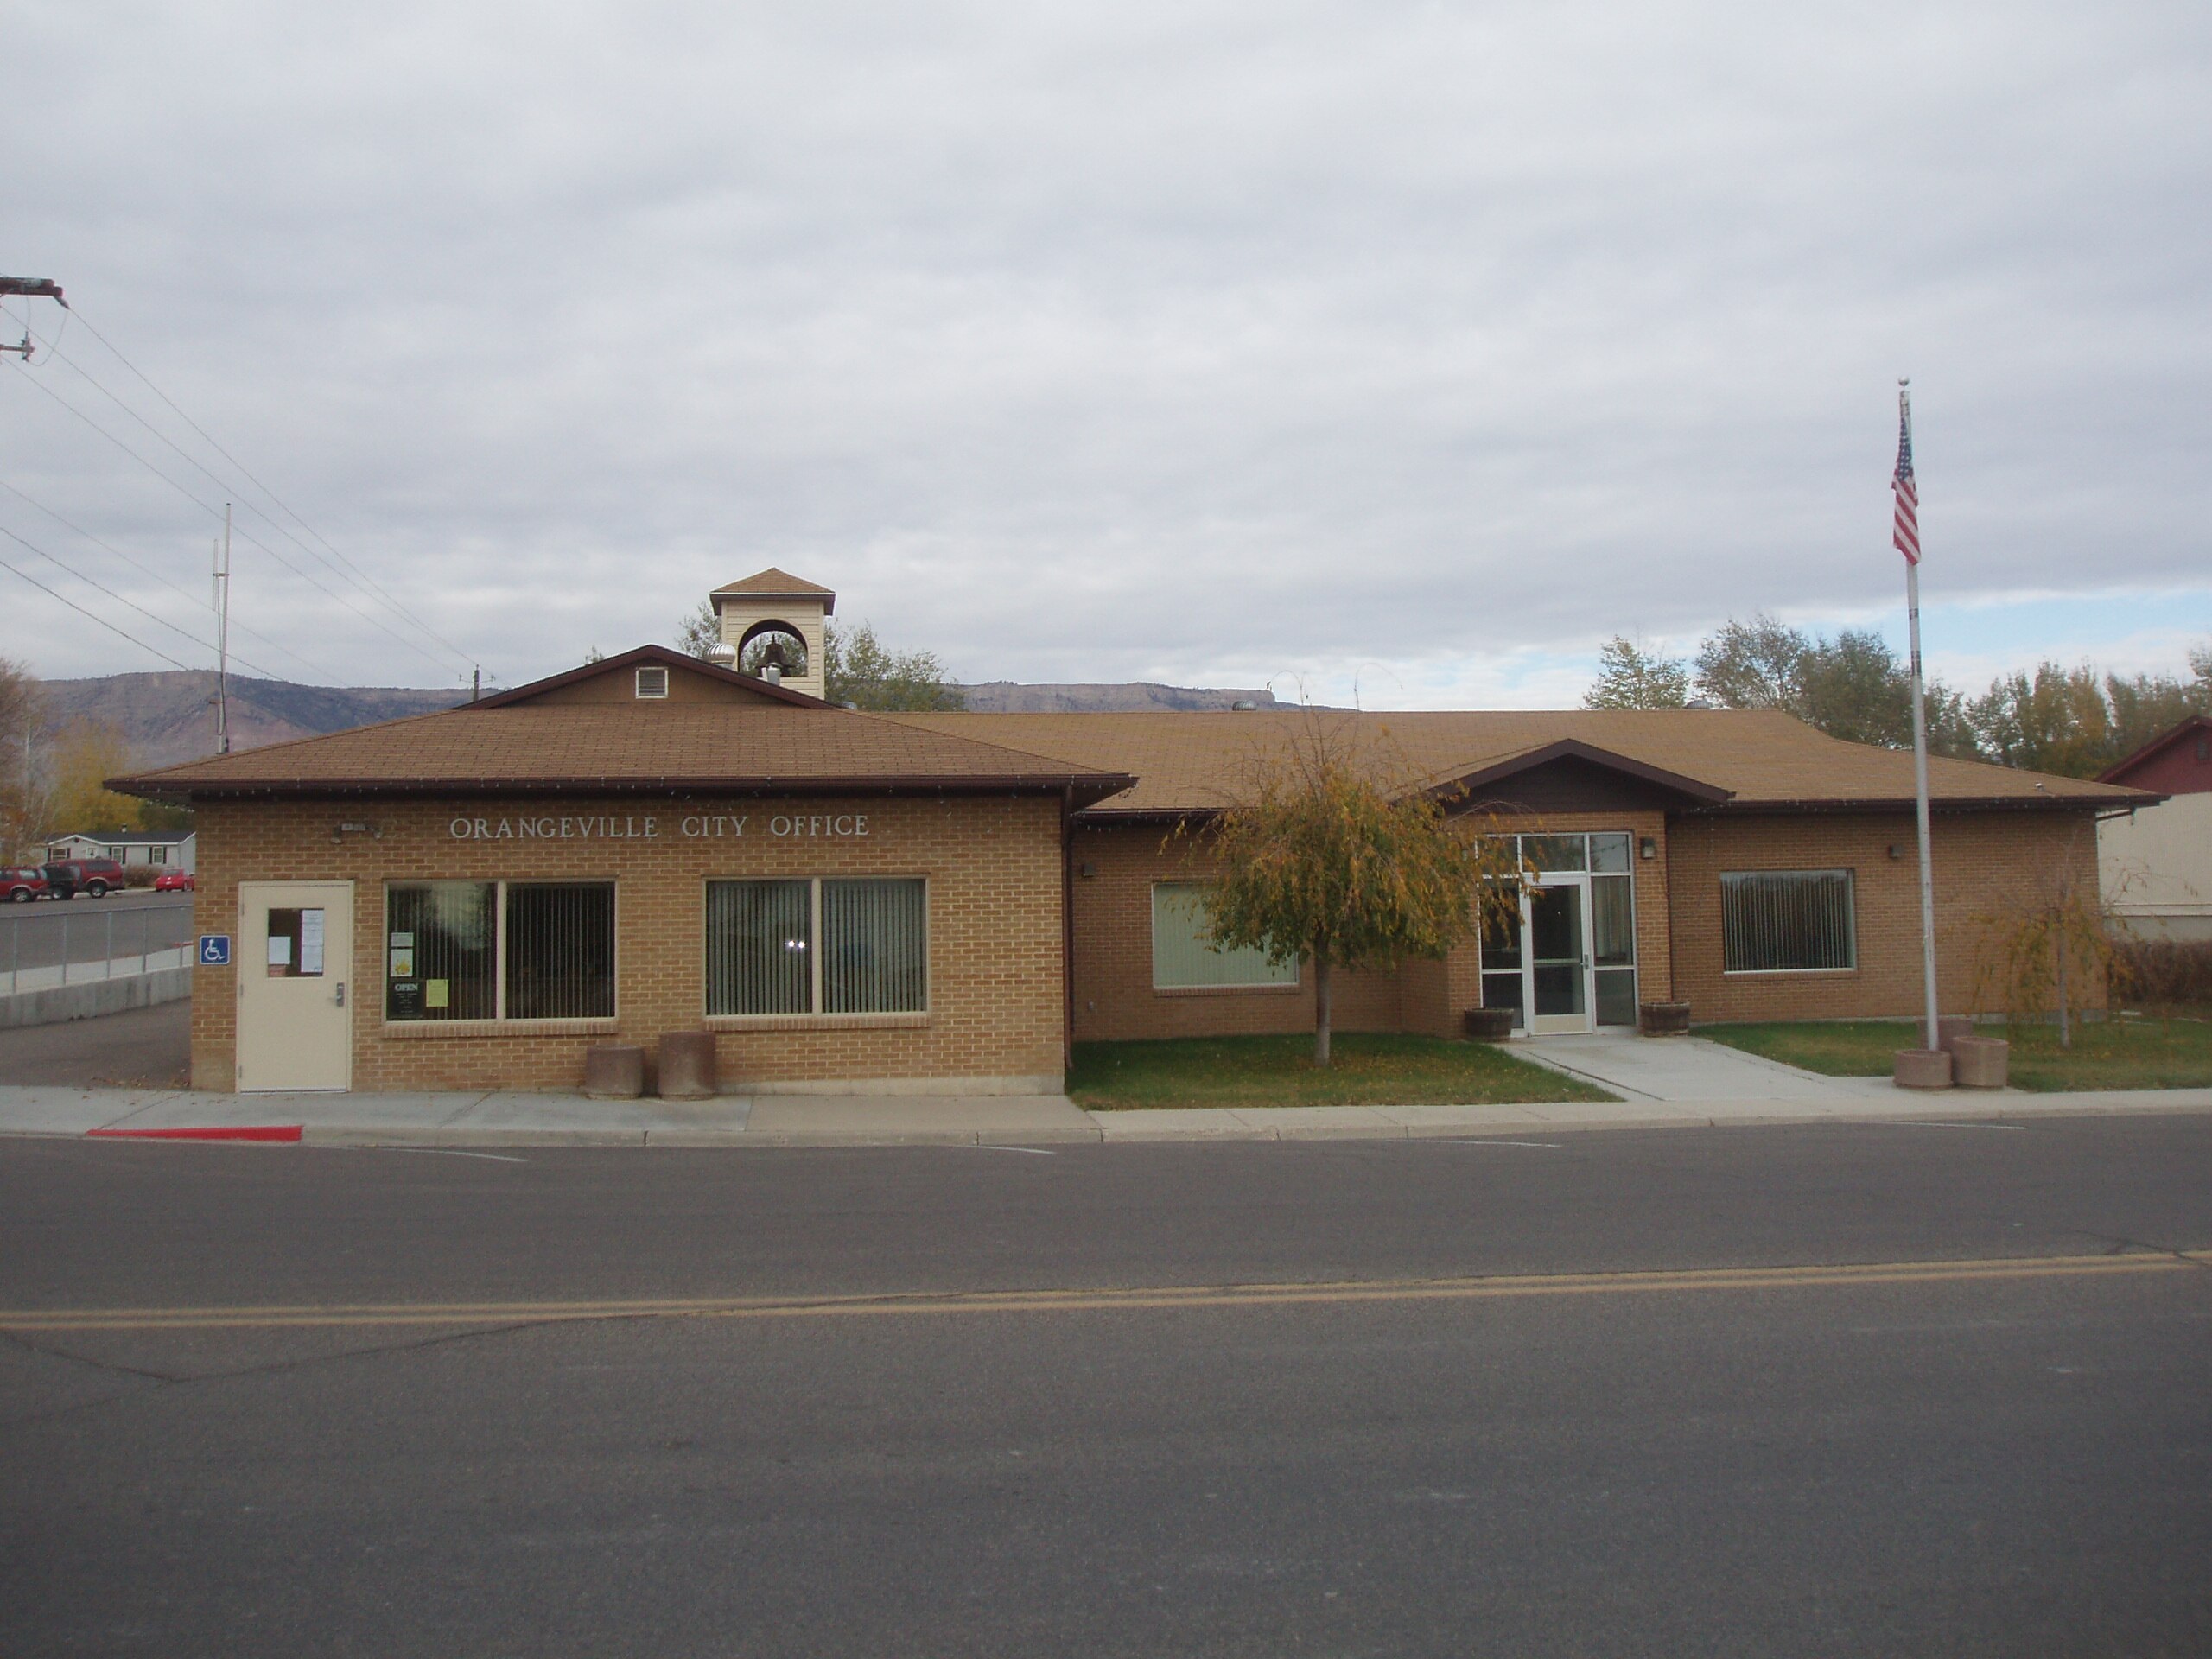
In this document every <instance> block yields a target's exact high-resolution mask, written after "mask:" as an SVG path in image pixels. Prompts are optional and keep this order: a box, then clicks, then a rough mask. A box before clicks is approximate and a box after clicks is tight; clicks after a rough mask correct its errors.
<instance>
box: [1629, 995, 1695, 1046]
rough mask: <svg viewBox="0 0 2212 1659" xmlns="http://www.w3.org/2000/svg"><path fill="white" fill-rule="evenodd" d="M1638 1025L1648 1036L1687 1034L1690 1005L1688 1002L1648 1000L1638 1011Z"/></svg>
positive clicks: (1679, 1035) (1680, 1035)
mask: <svg viewBox="0 0 2212 1659" xmlns="http://www.w3.org/2000/svg"><path fill="white" fill-rule="evenodd" d="M1636 1026H1637V1030H1638V1031H1641V1032H1642V1033H1643V1034H1644V1035H1645V1036H1647V1037H1682V1036H1687V1035H1688V1033H1689V1028H1690V1005H1689V1004H1688V1003H1687V1002H1646V1003H1645V1004H1644V1005H1643V1007H1640V1008H1638V1009H1637V1011H1636Z"/></svg>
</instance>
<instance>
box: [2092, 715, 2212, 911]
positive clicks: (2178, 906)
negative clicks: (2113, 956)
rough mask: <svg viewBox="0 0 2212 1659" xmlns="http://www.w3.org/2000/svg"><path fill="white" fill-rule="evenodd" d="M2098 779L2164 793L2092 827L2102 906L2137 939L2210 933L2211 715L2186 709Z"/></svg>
mask: <svg viewBox="0 0 2212 1659" xmlns="http://www.w3.org/2000/svg"><path fill="white" fill-rule="evenodd" d="M2097 781H2098V782H2099V783H2105V784H2125V785H2128V786H2130V787H2131V788H2134V789H2149V790H2156V791H2158V793H2160V794H2162V795H2164V796H2166V797H2167V799H2166V800H2164V801H2162V802H2160V803H2159V804H2158V805H2156V806H2139V807H2137V808H2136V809H2135V810H2133V811H2132V812H2129V813H2127V814H2126V816H2125V817H2114V818H2108V819H2107V820H2106V821H2105V822H2103V823H2100V824H2099V825H2098V826H2097V864H2098V875H2099V878H2100V879H2101V881H2102V883H2103V887H2104V895H2105V909H2106V911H2107V912H2108V913H2110V915H2111V916H2112V918H2113V920H2115V921H2117V922H2119V923H2120V925H2123V926H2124V927H2126V929H2127V930H2128V931H2130V932H2132V933H2133V934H2134V935H2135V936H2136V937H2137V938H2142V939H2166V940H2172V941H2174V942H2176V943H2182V944H2186V943H2191V942H2194V941H2196V940H2200V939H2212V717H2208V716H2206V715H2191V716H2190V718H2189V719H2187V720H2185V721H2182V723H2181V724H2180V725H2178V726H2177V727H2175V728H2173V730H2171V731H2170V732H2168V733H2166V734H2164V736H2163V737H2156V738H2153V739H2152V740H2151V741H2149V742H2148V743H2145V745H2144V746H2143V747H2141V748H2139V749H2138V750H2136V751H2135V753H2133V754H2131V755H2129V756H2128V757H2127V758H2126V760H2121V761H2119V762H2117V763H2116V764H2114V765H2113V766H2108V767H2107V768H2106V769H2105V770H2104V771H2103V772H2100V773H2099V774H2098V775H2097Z"/></svg>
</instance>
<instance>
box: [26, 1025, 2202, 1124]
mask: <svg viewBox="0 0 2212 1659" xmlns="http://www.w3.org/2000/svg"><path fill="white" fill-rule="evenodd" d="M1675 1040H1677V1039H1669V1045H1671V1044H1672V1043H1673V1042H1674V1041H1675ZM1707 1046H1710V1045H1707ZM1583 1058H1587V1057H1583ZM1601 1058H1603V1057H1601ZM1604 1063H1605V1064H1606V1065H1611V1066H1614V1067H1616V1068H1617V1069H1618V1068H1621V1067H1624V1066H1632V1065H1637V1064H1641V1063H1643V1061H1642V1057H1637V1058H1636V1059H1631V1060H1626V1061H1624V1060H1622V1059H1620V1058H1618V1057H1613V1058H1609V1059H1605V1062H1604ZM1677 1064H1678V1062H1676V1061H1675V1060H1674V1059H1672V1058H1658V1057H1655V1058H1653V1059H1652V1060H1651V1061H1650V1065H1651V1066H1652V1067H1653V1068H1654V1069H1653V1070H1652V1071H1644V1072H1641V1073H1638V1074H1637V1075H1639V1076H1640V1077H1643V1080H1644V1081H1645V1082H1647V1083H1656V1082H1658V1081H1660V1077H1659V1075H1658V1073H1659V1071H1662V1070H1665V1069H1666V1068H1670V1067H1673V1066H1675V1065H1677ZM1759 1064H1760V1065H1765V1064H1767V1063H1766V1062H1760V1063H1759ZM1779 1069H1780V1070H1781V1071H1783V1072H1784V1073H1786V1074H1787V1075H1785V1076H1783V1077H1778V1078H1776V1079H1774V1080H1773V1081H1774V1083H1775V1084H1776V1085H1777V1086H1776V1087H1774V1088H1772V1089H1770V1090H1769V1091H1768V1092H1766V1093H1765V1094H1764V1095H1760V1096H1745V1095H1720V1094H1715V1095H1712V1096H1701V1097H1700V1096H1689V1097H1678V1098H1669V1099H1660V1098H1656V1097H1654V1096H1650V1095H1644V1096H1641V1097H1638V1098H1633V1099H1624V1100H1617V1101H1596V1102H1573V1103H1564V1102H1545V1103H1532V1104H1524V1105H1482V1106H1281V1107H1237V1108H1230V1109H1204V1110H1179V1109H1167V1110H1160V1111H1114V1112H1100V1111H1092V1112H1087V1111H1084V1109H1082V1108H1080V1107H1078V1106H1077V1105H1075V1104H1074V1103H1072V1102H1071V1101H1070V1100H1068V1099H1067V1097H1066V1096H1064V1095H1033V1096H977V1097H975V1098H968V1099H962V1098H951V1097H942V1098H940V1097H934V1096H901V1097H896V1098H893V1097H887V1096H854V1097H850V1098H838V1097H834V1096H814V1095H779V1096H756V1097H753V1098H750V1099H747V1098H743V1097H738V1096H724V1097H722V1098H721V1099H717V1100H711V1101H702V1102H697V1103H686V1102H682V1101H664V1100H636V1101H597V1100H587V1099H585V1098H584V1097H583V1096H581V1095H574V1094H521V1093H481V1092H478V1093H467V1094H416V1095H351V1094H301V1095H218V1094H201V1093H196V1092H193V1091H189V1090H130V1089H81V1088H73V1087H59V1086H57V1087H35V1086H22V1087H9V1088H0V1135H99V1136H104V1137H105V1136H114V1137H146V1138H161V1139H168V1138H176V1139H206V1140H269V1141H305V1142H307V1143H308V1144H311V1145H319V1146H411V1147H854V1146H912V1145H949V1146H971V1147H999V1146H1004V1147H1036V1148H1040V1149H1041V1148H1048V1147H1051V1146H1052V1145H1054V1144H1056V1143H1061V1142H1070V1141H1107V1142H1116V1143H1118V1142H1124V1141H1305V1140H1391V1141H1403V1140H1418V1139H1446V1140H1449V1139H1466V1138H1474V1137H1492V1138H1509V1139H1510V1138H1516V1137H1517V1138H1522V1139H1526V1140H1531V1141H1541V1142H1545V1143H1547V1144H1548V1143H1549V1141H1551V1140H1552V1139H1553V1138H1554V1137H1555V1136H1557V1135H1562V1134H1568V1133H1580V1132H1582V1131H1586V1130H1592V1129H1607V1128H1707V1127H1730V1126H1740V1125H1750V1124H1771V1123H1802V1122H1866V1123H1878V1122H1928V1123H1931V1124H1972V1123H1984V1122H2023V1121H2026V1120H2029V1119H2032V1118H2036V1117H2044V1116H2071V1115H2077V1114H2082V1113H2115V1112H2212V1089H2173V1090H2128V1091H2124V1092H2115V1093H2107V1094H2070V1095H2028V1094H2018V1093H2014V1092H2012V1091H2011V1090H2004V1091H1999V1092H1993V1093H1983V1092H1980V1091H1973V1090H1951V1091H1948V1092H1946V1093H1942V1094H1934V1095H1929V1094H1915V1093H1910V1092H1906V1091H1902V1090H1896V1089H1892V1088H1891V1087H1890V1085H1889V1084H1887V1083H1886V1082H1882V1081H1879V1080H1864V1081H1865V1085H1866V1086H1863V1087H1849V1088H1846V1087H1835V1088H1823V1089H1812V1088H1805V1087H1798V1086H1796V1084H1797V1083H1798V1081H1799V1080H1802V1078H1803V1077H1804V1076H1805V1074H1803V1073H1797V1072H1792V1071H1790V1069H1789V1068H1788V1067H1782V1068H1779ZM1585 1075H1594V1073H1585ZM1668 1075H1669V1076H1674V1075H1675V1073H1673V1072H1672V1071H1669V1072H1668ZM1815 1081H1816V1082H1819V1083H1821V1084H1834V1083H1838V1082H1840V1081H1844V1080H1839V1079H1830V1078H1822V1079H1815Z"/></svg>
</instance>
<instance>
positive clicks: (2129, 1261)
mask: <svg viewBox="0 0 2212 1659" xmlns="http://www.w3.org/2000/svg"><path fill="white" fill-rule="evenodd" d="M2207 1268H2212V1250H2195V1251H2181V1252H2176V1253H2171V1254H2160V1253H2152V1252H2148V1251H2138V1252H2130V1253H2128V1254H2126V1255H2037V1256H2014V1257H2007V1258H1999V1259H1996V1260H1990V1261H1972V1262H1866V1263H1863V1264H1859V1265H1855V1266H1849V1267H1796V1268H1696V1269H1690V1270H1685V1271H1681V1272H1663V1273H1547V1274H1510V1275H1501V1276H1494V1277H1480V1278H1459V1279H1379V1280H1347V1281H1336V1282H1330V1283H1315V1284H1257V1285H1160V1286H1144V1287H1131V1288H1126V1289H1104V1290H1008V1291H965V1292H932V1291H924V1292H915V1293H911V1294H900V1295H880V1296H860V1295H855V1296H781V1297H747V1296H695V1297H682V1298H668V1299H639V1300H617V1301H552V1302H421V1303H416V1302H388V1303H359V1304H354V1305H341V1306H312V1305H303V1306H265V1307H54V1308H14V1309H0V1331H12V1332H41V1331H44V1332H55V1331H219V1330H283V1329H294V1328H304V1327H316V1326H345V1325H461V1326H467V1325H543V1324H552V1323H559V1322H565V1321H570V1320H588V1319H860V1318H882V1317H885V1316H896V1317H912V1316H916V1315H920V1314H931V1313H1114V1312H1117V1311H1120V1310H1122V1309H1129V1310H1151V1309H1161V1308H1166V1309H1173V1308H1234V1307H1277V1306H1284V1307H1290V1306H1315V1305H1345V1304H1351V1303H1358V1302H1424V1301H1486V1300H1506V1299H1509V1298H1525V1297H1541V1296H1622V1295H1633V1294H1649V1293H1651V1292H1655V1291H1697V1290H1707V1291H1712V1290H1735V1291H1747V1290H1748V1291H1771V1290H1815V1289H1848V1288H1851V1287H1857V1286H1870V1285H1942V1284H1967V1283H1980V1282H1986V1281H2002V1280H2014V1279H2110V1278H2119V1277H2133V1276H2139V1275H2141V1274H2189V1273H2202V1272H2203V1271H2204V1270H2205V1269H2207ZM2205 1282H2206V1283H2207V1284H2208V1285H2212V1279H2208V1280H2206V1281H2205Z"/></svg>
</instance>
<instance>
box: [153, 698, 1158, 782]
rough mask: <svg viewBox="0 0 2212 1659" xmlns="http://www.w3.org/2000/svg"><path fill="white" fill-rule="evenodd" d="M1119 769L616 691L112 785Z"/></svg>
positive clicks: (954, 777)
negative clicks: (614, 699) (596, 698)
mask: <svg viewBox="0 0 2212 1659" xmlns="http://www.w3.org/2000/svg"><path fill="white" fill-rule="evenodd" d="M1129 781H1130V780H1129V779H1127V778H1124V777H1122V776H1119V775H1117V774H1116V773H1114V772H1111V771H1101V770H1100V769H1098V768H1096V767H1093V766H1088V765H1086V764H1084V763H1082V762H1073V763H1071V762H1068V761H1063V760H1048V759H1045V758H1042V757H1040V756H1038V755H1034V754H1028V753H1020V752H1017V751H1014V750H1012V749H1007V748H1005V747H1001V746H998V745H995V744H993V743H991V742H989V741H988V740H985V739H983V738H982V737H981V736H980V735H978V734H962V733H950V732H932V731H925V730H921V729H918V728H914V727H911V726H905V725H901V724H899V722H898V721H892V720H887V719H885V718H883V717H882V716H881V715H863V714H855V713H852V712H850V711H849V710H846V709H831V708H825V707H821V706H818V705H817V706H816V707H813V708H797V707H790V706H785V705H781V704H777V703H770V702H762V703H760V704H757V705H748V704H744V703H674V702H671V703H658V702H647V703H637V702H629V703H584V704H554V705H536V706H533V705H531V704H529V703H522V704H519V705H515V706H510V707H504V708H499V707H490V706H486V705H485V704H481V703H479V704H475V705H473V706H471V705H467V704H464V705H463V706H462V707H461V708H459V709H448V710H445V711H444V712H442V713H439V714H433V715H416V717H415V718H413V719H411V720H397V721H388V722H386V723H385V724H383V725H380V726H364V727H360V728H356V729H355V730H353V731H350V732H336V733H333V734H331V735H329V736H327V737H309V738H302V739H300V740H298V741H295V742H291V743H276V744H271V745H270V746H269V747H266V748H260V749H249V750H247V751H245V753H240V754H230V755H222V756H219V757H217V758H215V759H213V760H194V761H191V762H188V763H187V764H185V765H183V766H168V767H165V768H163V769H162V770H161V771H159V772H147V773H144V774H143V775H141V776H138V777H133V778H124V779H115V780H113V784H112V786H113V787H115V788H117V789H120V790H123V791H126V792H129V793H132V794H142V795H143V794H162V795H190V796H194V797H196V798H207V797H215V796H241V795H293V796H298V795H322V794H334V793H356V792H359V793H376V794H383V795H410V794H412V795H454V794H505V793H531V794H540V793H550V792H555V791H568V792H591V793H617V794H619V793H642V792H647V791H652V792H662V791H671V790H684V791H716V790H722V791H741V792H749V791H772V792H779V793H786V792H788V793H796V792H801V791H833V790H862V791H878V790H881V791H904V792H917V791H938V790H952V791H979V792H994V793H995V792H1002V791H1021V792H1027V791H1059V790H1061V789H1064V788H1065V789H1072V790H1074V791H1075V793H1076V798H1077V800H1078V801H1079V802H1081V803H1083V804H1089V803H1090V802H1091V801H1095V800H1097V799H1099V798H1102V797H1103V796H1105V795H1109V794H1111V793H1112V792H1114V791H1116V790H1118V789H1122V788H1124V787H1126V786H1127V785H1128V783H1129Z"/></svg>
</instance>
